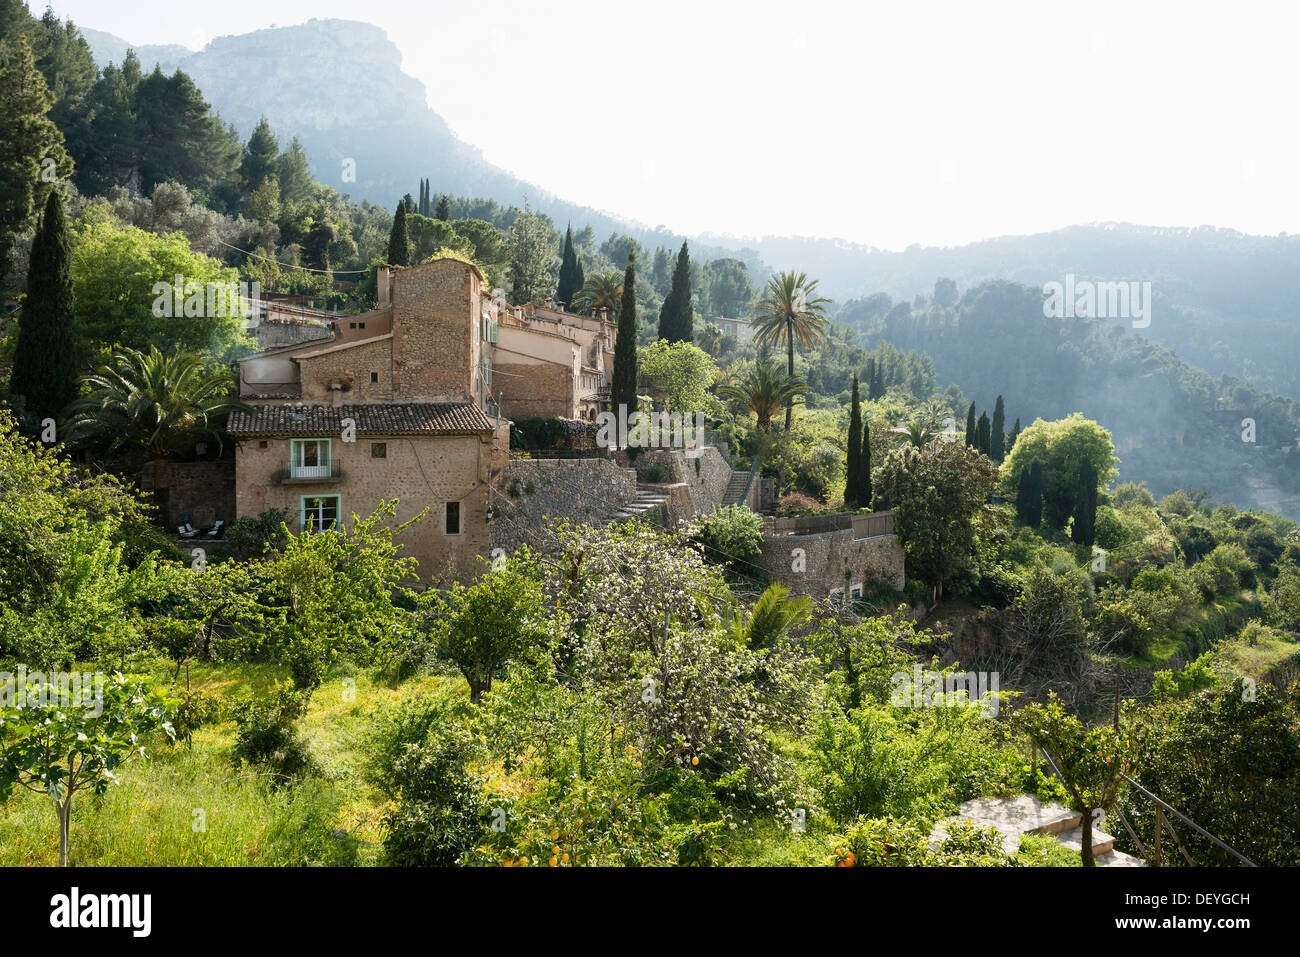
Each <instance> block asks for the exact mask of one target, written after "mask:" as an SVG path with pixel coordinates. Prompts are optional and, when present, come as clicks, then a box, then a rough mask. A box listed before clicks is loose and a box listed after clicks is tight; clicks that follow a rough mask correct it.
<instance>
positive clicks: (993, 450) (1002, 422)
mask: <svg viewBox="0 0 1300 957" xmlns="http://www.w3.org/2000/svg"><path fill="white" fill-rule="evenodd" d="M1006 448H1007V409H1006V406H1005V405H1004V404H1003V402H1002V396H998V401H997V402H995V403H994V404H993V425H992V433H991V435H990V438H989V458H991V459H992V460H993V461H994V462H997V463H998V464H1001V463H1002V459H1003V458H1004V457H1005V455H1006Z"/></svg>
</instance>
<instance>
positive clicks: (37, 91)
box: [0, 11, 72, 284]
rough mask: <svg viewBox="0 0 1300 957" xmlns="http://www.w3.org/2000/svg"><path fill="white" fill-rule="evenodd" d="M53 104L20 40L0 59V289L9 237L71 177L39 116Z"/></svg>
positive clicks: (55, 133) (56, 137)
mask: <svg viewBox="0 0 1300 957" xmlns="http://www.w3.org/2000/svg"><path fill="white" fill-rule="evenodd" d="M24 12H25V11H24ZM53 102H54V98H53V97H52V96H50V91H49V89H48V87H46V85H45V79H44V77H42V76H41V74H40V73H39V72H38V71H37V69H36V62H35V60H34V58H33V56H32V50H31V47H30V46H29V45H28V43H27V37H26V36H22V35H20V36H19V37H18V38H17V39H16V40H13V41H10V42H9V44H8V48H7V49H6V50H4V51H3V55H0V143H3V144H4V149H0V284H3V283H4V281H5V276H6V274H7V273H8V272H9V264H10V257H9V254H10V251H11V249H12V244H13V238H14V235H15V234H16V233H19V232H21V231H23V230H24V229H27V228H28V227H29V226H31V225H32V223H33V221H34V220H35V218H36V217H37V216H38V215H39V214H40V211H41V209H42V207H44V205H45V204H46V201H47V198H48V195H49V193H50V192H51V190H52V189H53V187H54V183H55V181H57V180H59V179H62V178H64V177H66V176H70V175H71V174H72V158H71V157H70V156H69V155H68V153H67V151H66V150H65V149H64V148H63V134H62V133H60V132H59V128H58V127H57V126H55V125H54V123H53V122H52V121H51V120H50V118H49V117H48V116H46V115H45V114H46V113H48V112H49V111H50V107H51V104H52V103H53ZM48 161H53V162H52V164H51V163H50V162H48ZM51 173H52V174H53V176H51V175H50V174H51Z"/></svg>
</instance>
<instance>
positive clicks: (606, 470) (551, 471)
mask: <svg viewBox="0 0 1300 957" xmlns="http://www.w3.org/2000/svg"><path fill="white" fill-rule="evenodd" d="M636 494H637V484H636V472H635V471H634V470H632V469H625V468H622V467H620V466H619V465H618V464H616V463H615V462H613V461H612V460H610V459H605V458H591V459H512V460H511V461H510V464H509V465H507V466H506V467H505V468H504V469H503V470H502V472H501V474H500V476H499V477H498V478H497V481H496V483H495V486H494V491H493V494H492V504H493V519H492V523H491V529H492V535H491V538H492V547H493V548H503V549H505V550H506V552H512V551H514V550H515V549H516V548H517V547H519V546H520V545H521V544H525V543H527V544H530V545H532V546H533V547H534V548H545V547H548V541H547V537H546V535H545V534H541V533H542V532H543V531H544V530H545V529H547V528H548V527H551V526H553V525H555V524H558V523H559V522H562V521H569V522H573V523H575V524H583V525H599V524H602V523H604V522H606V521H608V520H609V519H610V518H611V517H612V515H613V513H614V512H615V511H616V510H617V508H618V506H621V505H625V504H627V503H628V502H630V501H632V500H633V499H634V498H636Z"/></svg>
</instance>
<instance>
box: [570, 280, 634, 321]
mask: <svg viewBox="0 0 1300 957" xmlns="http://www.w3.org/2000/svg"><path fill="white" fill-rule="evenodd" d="M622 296H623V277H622V275H620V274H619V273H616V272H605V273H599V274H597V275H595V276H592V277H591V278H590V279H588V280H587V281H586V282H584V283H583V284H582V288H581V289H580V290H578V294H577V295H576V296H574V297H573V307H574V309H576V310H577V311H578V312H580V313H583V314H585V315H588V316H594V315H596V313H598V312H599V311H600V310H601V309H606V310H608V312H607V313H606V315H607V317H608V318H610V319H613V318H614V313H615V311H616V310H617V309H618V302H619V300H620V299H621V298H622Z"/></svg>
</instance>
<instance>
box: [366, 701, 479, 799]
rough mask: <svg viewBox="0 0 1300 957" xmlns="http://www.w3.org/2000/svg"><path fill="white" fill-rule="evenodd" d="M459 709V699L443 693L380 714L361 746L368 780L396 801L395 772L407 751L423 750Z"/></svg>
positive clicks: (409, 702)
mask: <svg viewBox="0 0 1300 957" xmlns="http://www.w3.org/2000/svg"><path fill="white" fill-rule="evenodd" d="M459 708H460V701H459V700H458V699H456V698H455V697H454V696H453V695H452V694H451V693H449V692H442V693H438V694H429V695H416V696H415V697H413V698H407V699H406V700H405V701H402V702H401V703H400V704H397V705H394V706H392V707H388V708H384V709H382V710H381V711H379V712H378V714H377V715H376V716H375V718H374V720H373V723H372V724H371V726H370V728H369V730H368V731H367V732H366V734H365V736H364V738H363V742H362V749H363V750H364V752H365V754H366V763H365V777H366V780H368V781H369V782H370V783H371V784H373V785H375V787H377V788H379V790H381V791H382V792H383V793H384V794H386V795H388V796H389V797H396V795H397V792H398V778H397V770H396V769H397V765H398V762H399V761H400V760H401V758H402V757H403V755H405V754H406V750H407V748H410V747H413V746H414V747H419V746H422V745H424V744H425V743H426V742H427V741H428V740H429V739H430V738H431V737H435V736H436V735H437V734H438V733H440V732H442V731H445V730H446V729H447V728H448V727H450V726H451V720H450V719H451V717H452V715H453V714H455V713H456V712H457V711H458V710H459Z"/></svg>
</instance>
